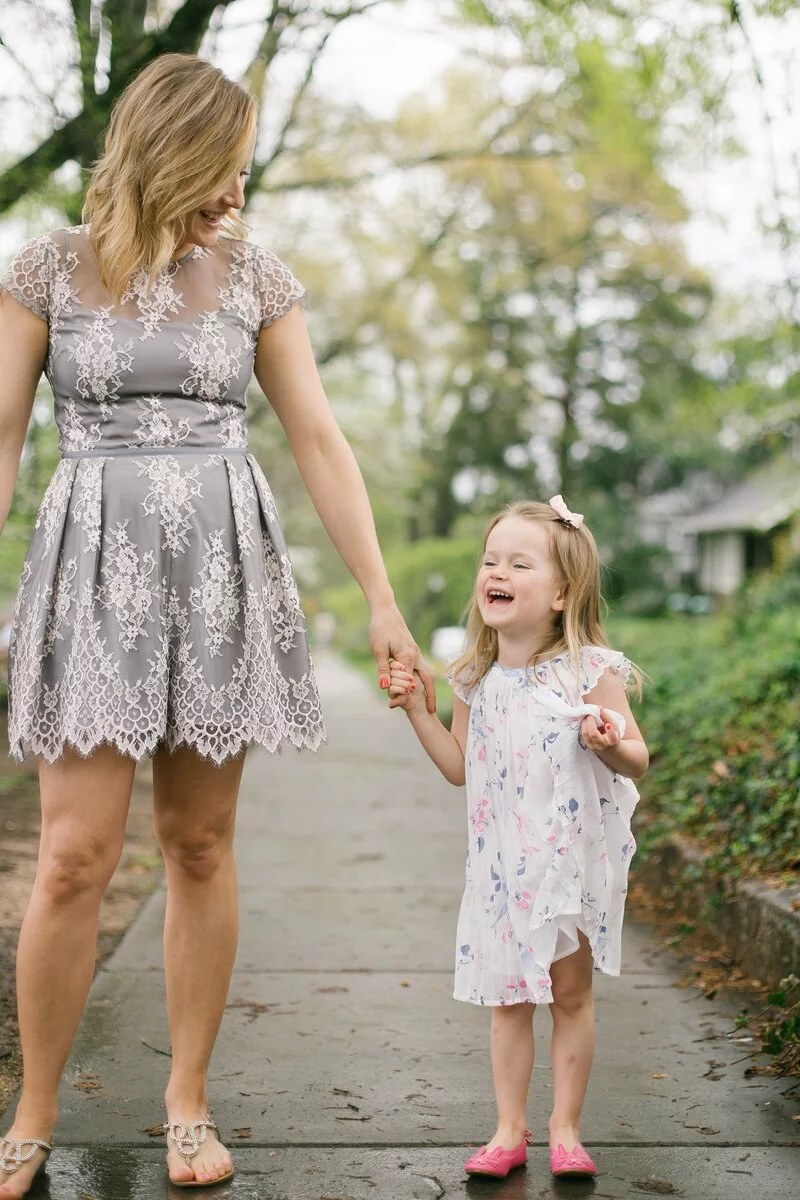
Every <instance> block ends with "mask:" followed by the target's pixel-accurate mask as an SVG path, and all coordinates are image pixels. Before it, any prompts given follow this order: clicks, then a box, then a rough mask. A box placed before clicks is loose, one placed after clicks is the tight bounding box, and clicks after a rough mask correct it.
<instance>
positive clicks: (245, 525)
mask: <svg viewBox="0 0 800 1200" xmlns="http://www.w3.org/2000/svg"><path fill="white" fill-rule="evenodd" d="M0 287H2V288H4V289H5V290H6V291H8V292H9V293H10V294H11V295H12V296H14V297H15V299H17V300H18V301H19V302H20V303H21V304H24V305H25V306H26V307H27V308H29V309H30V310H31V311H32V312H34V313H35V314H36V315H37V316H38V317H40V318H41V319H42V320H43V321H46V322H47V324H48V326H49V351H48V357H47V364H46V374H47V377H48V379H49V381H50V384H51V386H52V389H53V394H54V397H55V415H56V422H57V425H58V430H59V441H60V449H61V454H62V459H61V462H60V463H59V465H58V467H57V468H56V471H55V473H54V475H53V478H52V479H51V481H50V485H49V487H48V489H47V492H46V494H45V496H44V499H43V501H42V505H41V508H40V511H39V516H38V519H37V521H36V528H35V531H34V535H33V540H32V543H31V547H30V551H29V554H28V557H27V560H26V562H25V567H24V570H23V573H22V579H21V581H20V587H19V593H18V597H17V603H16V608H15V614H14V622H13V628H12V634H11V644H10V648H9V742H10V748H11V753H12V754H13V755H14V756H15V757H17V758H21V757H22V756H23V754H24V753H26V752H30V753H33V754H39V755H43V756H44V757H45V758H46V759H48V760H49V761H51V762H52V761H53V760H54V759H56V758H58V757H59V756H60V755H61V753H62V752H63V749H64V746H65V745H67V744H69V745H71V746H73V747H75V748H76V749H77V750H78V751H80V752H81V753H83V754H89V753H91V751H92V750H94V749H95V748H96V747H97V746H99V745H100V744H101V743H108V744H110V745H113V746H116V747H117V749H118V750H120V751H121V752H122V753H124V754H127V755H129V756H131V757H132V758H134V759H139V758H142V757H144V756H145V755H149V754H152V753H153V752H154V751H155V750H156V749H158V748H159V747H166V748H167V749H174V748H175V747H177V746H181V745H186V746H192V747H194V748H195V749H196V750H197V751H198V753H200V754H202V755H204V756H206V757H208V758H210V759H212V760H213V761H214V762H216V763H221V762H222V761H224V760H225V759H226V758H228V757H230V756H231V755H234V754H236V753H238V752H239V751H240V750H241V749H242V747H243V746H245V745H247V744H248V743H250V742H257V743H260V744H261V745H263V746H265V747H266V748H268V749H270V750H275V749H277V748H279V747H280V746H281V745H282V744H283V743H284V742H289V743H291V744H293V745H295V746H297V747H309V748H311V749H316V747H317V746H318V745H319V744H320V742H321V741H322V740H323V737H324V729H323V724H322V713H321V709H320V702H319V695H318V692H317V688H316V684H315V681H314V675H313V671H312V667H311V663H310V660H309V655H308V649H307V646H306V639H305V626H304V621H303V614H302V612H301V609H300V601H299V597H298V594H297V588H296V587H295V583H294V579H293V576H292V568H291V564H290V561H289V557H288V554H287V551H286V545H285V543H284V539H283V534H282V531H281V527H280V524H279V521H278V515H277V512H276V509H275V502H274V500H273V497H272V493H271V492H270V489H269V485H268V484H267V481H266V479H265V478H264V475H263V473H262V471H261V469H260V467H259V465H258V463H257V462H256V460H255V459H254V458H253V456H252V455H251V454H250V453H249V452H248V444H247V424H246V416H245V407H246V392H247V386H248V384H249V382H250V379H251V376H252V370H253V361H254V353H255V347H256V342H257V340H258V335H259V331H260V330H261V328H262V327H264V326H267V325H271V324H272V323H273V322H274V321H276V320H278V319H279V318H280V317H282V316H283V315H284V314H285V313H287V312H288V311H289V310H290V309H291V308H292V306H293V305H294V304H296V303H297V302H298V301H300V300H302V298H303V296H304V291H303V288H302V287H301V285H300V284H299V283H298V281H297V280H296V279H295V278H294V276H293V275H292V274H291V272H290V271H289V270H288V268H287V267H286V266H284V264H283V263H282V262H280V261H279V260H278V259H277V258H276V257H275V255H274V254H271V253H270V252H269V251H267V250H262V249H261V248H259V247H257V246H252V245H250V244H248V243H247V242H242V241H237V240H234V239H223V238H221V239H220V240H219V242H218V244H217V245H216V246H215V247H214V249H213V250H209V249H202V248H200V247H196V248H195V249H194V250H193V251H191V252H190V253H189V254H187V255H186V256H185V257H183V258H181V259H180V260H178V261H177V262H175V263H172V264H171V265H170V266H169V267H167V268H166V269H165V270H164V271H163V272H162V273H161V275H160V276H159V278H158V280H157V281H156V283H155V285H154V286H153V287H152V288H148V287H147V281H146V279H145V278H144V276H143V274H140V275H138V276H136V277H134V279H133V280H132V281H131V283H130V286H129V288H128V291H127V293H126V294H125V295H124V296H123V298H122V302H121V304H120V305H118V306H114V305H113V304H112V303H111V301H110V298H109V297H108V295H107V293H106V292H105V291H104V289H103V286H102V283H101V281H100V277H99V271H98V268H97V264H96V262H95V260H94V257H93V255H92V253H91V249H90V247H89V239H88V230H87V229H86V228H85V227H82V226H79V227H76V228H73V229H62V230H57V231H55V232H54V233H48V234H44V235H42V236H41V237H38V238H36V239H34V240H33V241H32V242H29V243H28V244H27V245H26V246H24V247H23V248H22V250H21V251H20V252H19V254H18V255H17V256H16V258H15V259H14V261H13V262H12V264H11V266H10V267H9V269H8V271H7V272H6V274H5V275H4V276H3V277H2V278H0Z"/></svg>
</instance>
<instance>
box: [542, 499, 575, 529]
mask: <svg viewBox="0 0 800 1200" xmlns="http://www.w3.org/2000/svg"><path fill="white" fill-rule="evenodd" d="M548 503H549V505H550V507H551V508H552V509H555V512H556V515H557V516H559V517H560V518H561V520H562V521H566V522H567V524H568V525H572V527H573V528H574V529H580V527H581V525H582V524H583V513H574V512H570V511H569V509H568V508H567V506H566V504H565V503H564V497H563V496H553V498H552V499H551V500H549V501H548Z"/></svg>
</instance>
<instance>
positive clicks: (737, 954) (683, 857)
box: [631, 835, 800, 988]
mask: <svg viewBox="0 0 800 1200" xmlns="http://www.w3.org/2000/svg"><path fill="white" fill-rule="evenodd" d="M706 863H707V856H706V855H705V854H704V853H703V851H702V850H701V849H700V848H699V847H698V846H696V845H695V844H694V843H693V842H690V841H688V840H687V839H686V838H682V837H679V836H677V835H674V836H673V837H672V838H670V840H669V841H668V842H666V843H665V844H664V845H663V846H661V847H660V848H659V849H658V850H654V851H652V852H651V853H650V854H648V856H647V857H646V858H642V859H640V860H639V861H638V862H636V863H635V865H634V867H632V868H631V874H632V875H635V878H636V880H637V881H638V882H639V883H641V884H642V885H643V886H644V887H645V888H647V890H648V891H649V892H651V893H653V894H654V895H656V896H660V897H663V898H664V899H665V900H669V901H670V902H671V903H672V904H674V906H675V908H676V909H677V911H678V912H680V913H682V914H684V915H685V916H689V917H692V918H693V919H694V920H695V921H696V922H697V924H699V925H700V926H702V927H703V928H704V929H705V930H706V931H707V932H709V933H712V934H716V935H717V936H718V938H719V940H720V941H721V942H723V943H724V944H725V946H726V947H727V948H728V949H729V950H730V952H731V954H732V956H733V957H734V958H735V959H736V961H737V963H738V965H739V966H740V967H742V968H743V969H744V970H745V971H746V972H747V974H748V975H749V976H751V977H752V978H754V979H758V980H760V981H761V982H762V983H764V984H766V985H767V986H768V987H773V988H777V986H778V984H779V983H780V981H781V980H782V979H785V978H786V976H787V975H791V974H795V975H798V976H800V883H797V884H791V885H790V886H788V887H782V888H776V887H770V886H768V885H767V884H766V883H764V882H762V881H759V880H752V879H749V880H741V881H739V882H738V883H735V884H734V885H733V888H732V889H731V888H730V887H727V888H726V887H725V885H724V884H722V883H720V882H719V881H717V880H715V879H714V878H713V876H711V875H710V874H709V873H708V871H707V869H706Z"/></svg>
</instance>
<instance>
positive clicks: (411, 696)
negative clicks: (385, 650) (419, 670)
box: [389, 658, 425, 713]
mask: <svg viewBox="0 0 800 1200" xmlns="http://www.w3.org/2000/svg"><path fill="white" fill-rule="evenodd" d="M415 693H417V680H416V678H415V673H414V672H413V671H407V670H406V669H405V667H404V666H403V664H402V663H399V662H398V661H397V660H396V659H394V658H393V659H392V661H391V663H390V678H389V708H404V709H405V710H406V712H407V713H410V712H411V711H412V710H413V709H415V708H416V709H421V708H424V707H425V697H424V695H421V694H415Z"/></svg>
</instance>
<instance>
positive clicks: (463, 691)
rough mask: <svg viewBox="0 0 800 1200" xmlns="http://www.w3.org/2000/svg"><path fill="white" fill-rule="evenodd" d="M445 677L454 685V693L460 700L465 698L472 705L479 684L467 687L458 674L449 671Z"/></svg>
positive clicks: (466, 702)
mask: <svg viewBox="0 0 800 1200" xmlns="http://www.w3.org/2000/svg"><path fill="white" fill-rule="evenodd" d="M445 679H446V680H447V682H448V683H449V684H450V686H451V687H452V689H453V695H455V696H458V698H459V700H463V701H464V703H465V704H469V705H470V706H471V705H472V701H473V700H474V699H475V693H476V692H477V690H478V685H477V684H473V685H472V687H467V686H466V685H465V684H464V683H462V682H461V680H460V679H459V678H458V676H457V675H453V674H451V672H449V671H448V672H447V673H446V674H445Z"/></svg>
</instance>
